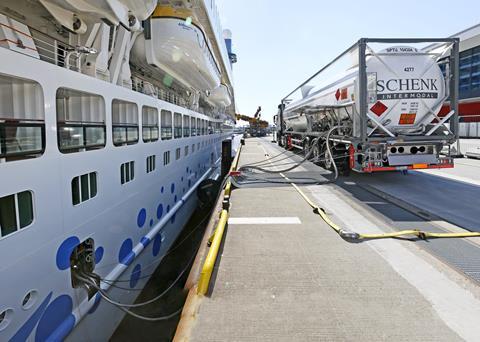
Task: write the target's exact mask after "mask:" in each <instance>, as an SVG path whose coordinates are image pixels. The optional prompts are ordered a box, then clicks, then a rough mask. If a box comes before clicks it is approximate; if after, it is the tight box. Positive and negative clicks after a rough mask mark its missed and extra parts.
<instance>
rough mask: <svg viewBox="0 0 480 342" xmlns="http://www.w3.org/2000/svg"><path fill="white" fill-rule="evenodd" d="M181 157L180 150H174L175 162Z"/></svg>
mask: <svg viewBox="0 0 480 342" xmlns="http://www.w3.org/2000/svg"><path fill="white" fill-rule="evenodd" d="M181 156H182V150H181V149H180V147H179V148H177V149H176V150H175V160H179V159H180V157H181Z"/></svg>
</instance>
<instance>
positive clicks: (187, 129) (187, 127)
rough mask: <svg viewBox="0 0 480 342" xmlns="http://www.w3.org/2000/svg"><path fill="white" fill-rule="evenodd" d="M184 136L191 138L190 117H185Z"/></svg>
mask: <svg viewBox="0 0 480 342" xmlns="http://www.w3.org/2000/svg"><path fill="white" fill-rule="evenodd" d="M183 136H184V137H186V138H188V137H189V136H190V117H189V116H188V115H184V116H183Z"/></svg>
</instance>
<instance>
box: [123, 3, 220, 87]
mask: <svg viewBox="0 0 480 342" xmlns="http://www.w3.org/2000/svg"><path fill="white" fill-rule="evenodd" d="M132 60H134V61H135V60H138V61H141V60H143V61H146V62H147V63H148V64H149V65H154V66H156V67H158V68H160V69H161V70H163V71H165V72H166V73H168V74H169V75H170V76H172V77H173V78H174V79H176V80H177V81H179V82H180V83H182V84H184V85H185V86H188V87H190V88H193V89H196V90H198V91H212V90H214V89H215V88H217V87H218V86H219V85H220V69H219V67H218V64H217V62H216V60H215V57H214V56H213V53H212V49H211V47H210V44H209V41H208V38H207V36H206V35H205V33H204V32H203V29H202V27H201V26H200V24H199V23H197V21H196V20H195V18H194V17H193V14H192V12H191V11H190V10H189V9H185V8H173V7H170V6H157V8H156V9H155V11H154V12H153V14H152V16H151V19H150V27H149V28H147V27H146V28H145V31H144V34H142V35H140V36H139V37H138V38H137V40H136V42H135V45H134V47H133V51H132Z"/></svg>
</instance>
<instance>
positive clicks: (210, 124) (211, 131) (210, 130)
mask: <svg viewBox="0 0 480 342" xmlns="http://www.w3.org/2000/svg"><path fill="white" fill-rule="evenodd" d="M207 130H208V134H213V122H211V121H210V120H208V121H207Z"/></svg>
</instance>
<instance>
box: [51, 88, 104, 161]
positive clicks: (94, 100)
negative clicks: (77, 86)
mask: <svg viewBox="0 0 480 342" xmlns="http://www.w3.org/2000/svg"><path fill="white" fill-rule="evenodd" d="M56 104H57V125H58V133H57V139H58V148H59V150H60V152H62V153H73V152H81V151H88V150H94V149H99V148H103V147H105V102H104V101H103V98H102V97H101V96H99V95H95V94H89V93H84V92H81V91H77V90H72V89H66V88H59V89H58V90H57V95H56Z"/></svg>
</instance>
